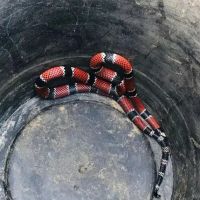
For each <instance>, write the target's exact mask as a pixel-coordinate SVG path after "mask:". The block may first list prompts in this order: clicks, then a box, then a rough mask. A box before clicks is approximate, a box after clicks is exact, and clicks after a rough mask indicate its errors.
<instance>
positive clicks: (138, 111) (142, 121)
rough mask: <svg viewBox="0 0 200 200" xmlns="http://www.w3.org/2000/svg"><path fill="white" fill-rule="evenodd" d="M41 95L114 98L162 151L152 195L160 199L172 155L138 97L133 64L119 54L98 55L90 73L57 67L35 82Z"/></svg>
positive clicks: (77, 69)
mask: <svg viewBox="0 0 200 200" xmlns="http://www.w3.org/2000/svg"><path fill="white" fill-rule="evenodd" d="M35 91H36V93H37V95H39V96H40V97H42V98H45V99H56V98H61V97H65V96H69V95H72V94H75V93H98V94H100V95H104V96H107V97H110V98H112V99H114V100H115V101H116V102H118V104H119V105H120V106H121V107H122V109H123V110H124V112H125V113H126V114H127V116H128V118H129V119H130V120H131V121H132V122H133V123H134V124H135V125H136V126H137V127H138V128H139V129H140V131H141V132H143V133H144V134H146V135H148V136H150V137H151V138H153V139H154V140H155V141H156V142H157V143H158V144H159V145H160V147H161V149H162V158H161V162H160V168H159V171H158V173H157V177H156V180H155V184H154V188H153V193H152V196H153V197H155V198H160V195H159V194H158V191H159V188H160V185H161V183H162V181H163V177H164V175H165V172H166V167H167V163H168V160H169V156H170V148H169V143H168V138H167V136H166V134H165V133H164V130H163V129H162V128H161V126H160V125H159V123H158V122H157V120H156V119H155V117H153V116H152V115H151V114H150V113H149V111H148V110H147V109H146V108H145V106H144V104H143V103H142V100H141V99H140V98H139V97H138V95H137V91H136V85H135V79H134V73H133V66H132V64H131V63H130V62H129V61H128V60H127V59H126V58H124V57H123V56H121V55H119V54H116V53H103V52H102V53H98V54H95V55H94V56H92V57H91V59H90V63H89V70H87V71H86V70H82V69H81V68H79V67H69V66H55V67H52V68H50V69H48V70H46V71H44V72H43V73H42V74H41V75H40V76H39V77H38V78H37V79H36V81H35Z"/></svg>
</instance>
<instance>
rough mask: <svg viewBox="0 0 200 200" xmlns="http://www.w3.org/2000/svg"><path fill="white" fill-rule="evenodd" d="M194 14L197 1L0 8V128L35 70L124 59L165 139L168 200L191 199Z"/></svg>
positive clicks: (195, 146)
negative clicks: (169, 157)
mask: <svg viewBox="0 0 200 200" xmlns="http://www.w3.org/2000/svg"><path fill="white" fill-rule="evenodd" d="M199 10H200V4H199V1H198V0H184V1H177V0H175V1H174V0H169V1H166V0H148V1H146V0H140V1H139V0H133V1H132V0H123V1H122V0H103V1H101V0H95V1H94V0H93V1H91V0H80V1H78V0H68V1H64V0H57V1H54V0H46V1H34V0H32V1H28V0H23V1H22V0H19V1H17V2H13V1H9V0H5V1H0V19H1V20H0V46H1V48H0V72H1V74H0V83H1V88H0V97H1V99H0V100H1V104H0V115H1V124H3V123H4V121H5V120H6V119H7V118H8V117H9V116H10V115H11V114H12V113H13V112H14V110H16V109H17V108H18V107H19V105H21V104H22V103H24V102H26V101H28V100H29V99H30V97H32V96H33V92H32V90H30V88H32V84H33V80H34V78H35V76H36V74H38V73H39V72H40V71H41V70H42V69H44V68H47V67H48V66H51V65H54V64H63V63H69V64H74V65H77V64H78V65H79V64H81V65H85V66H86V65H87V62H88V59H87V58H88V57H89V56H90V55H91V54H93V53H94V52H97V51H100V50H103V51H108V50H111V51H117V52H119V53H122V54H125V55H127V56H128V57H129V58H130V59H131V60H133V59H134V63H135V69H136V79H137V83H138V86H139V89H138V91H139V92H140V95H141V96H142V97H143V99H144V100H145V102H146V104H147V105H148V106H150V107H151V108H152V110H153V111H154V112H155V113H157V115H158V117H159V119H160V120H161V121H162V123H163V126H164V127H165V128H166V130H167V132H168V134H169V137H170V142H171V146H172V154H173V170H174V174H175V176H174V192H173V199H178V200H179V199H181V200H185V199H186V200H187V199H188V200H191V199H198V198H199V196H200V188H199V185H200V184H199V180H200V175H199V170H200V168H199V162H200V156H199V155H200V154H199V153H200V151H199V149H200V134H199V127H200V124H199V113H200V110H199V102H200V98H199V94H200V89H199V87H200V81H199V80H200V79H199V76H200V70H199V66H200V54H199V52H200V43H199V41H200V34H199V33H200V24H199V21H200V20H199V18H200V16H199ZM2 134H3V133H2Z"/></svg>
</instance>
